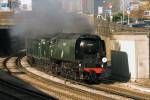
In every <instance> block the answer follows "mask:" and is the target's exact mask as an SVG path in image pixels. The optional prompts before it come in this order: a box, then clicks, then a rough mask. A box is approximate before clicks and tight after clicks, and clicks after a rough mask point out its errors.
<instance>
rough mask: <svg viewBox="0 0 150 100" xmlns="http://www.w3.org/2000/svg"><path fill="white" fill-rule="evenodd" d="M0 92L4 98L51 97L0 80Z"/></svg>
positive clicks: (45, 98) (33, 98)
mask: <svg viewBox="0 0 150 100" xmlns="http://www.w3.org/2000/svg"><path fill="white" fill-rule="evenodd" d="M0 87H1V88H0V94H1V95H2V96H1V97H2V98H4V100H28V99H29V98H30V99H31V100H49V99H52V98H51V97H50V96H48V95H44V94H42V93H38V92H36V91H32V90H29V89H26V88H22V87H20V86H17V85H15V84H12V83H10V82H7V81H4V80H0ZM8 98H10V99H8Z"/></svg>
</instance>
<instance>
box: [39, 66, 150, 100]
mask: <svg viewBox="0 0 150 100" xmlns="http://www.w3.org/2000/svg"><path fill="white" fill-rule="evenodd" d="M38 70H40V68H39V69H38ZM42 71H43V70H42ZM45 73H47V71H46V72H45ZM47 74H49V75H51V74H50V73H47ZM58 78H60V79H62V80H65V78H63V77H60V76H58ZM67 81H68V82H69V83H70V82H71V83H72V84H77V85H82V86H85V87H89V88H91V89H95V90H98V91H104V92H107V93H110V94H115V95H119V96H122V97H126V98H130V99H136V100H149V99H150V94H148V93H142V92H139V91H133V90H130V89H127V88H123V87H119V86H113V85H108V84H95V85H94V84H93V85H91V84H90V85H88V84H85V83H81V82H76V81H74V80H70V79H68V80H67ZM107 81H111V80H107ZM66 84H67V83H66Z"/></svg>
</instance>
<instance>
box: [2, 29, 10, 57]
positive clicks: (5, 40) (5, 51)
mask: <svg viewBox="0 0 150 100" xmlns="http://www.w3.org/2000/svg"><path fill="white" fill-rule="evenodd" d="M11 52H12V48H11V37H10V30H9V29H0V56H7V55H10V54H11Z"/></svg>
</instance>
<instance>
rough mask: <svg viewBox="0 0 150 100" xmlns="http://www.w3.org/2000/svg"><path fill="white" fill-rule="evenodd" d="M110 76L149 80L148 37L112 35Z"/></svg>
mask: <svg viewBox="0 0 150 100" xmlns="http://www.w3.org/2000/svg"><path fill="white" fill-rule="evenodd" d="M111 41H112V45H111V48H112V52H111V61H112V62H111V64H112V74H114V75H117V76H119V77H126V78H128V79H130V78H131V79H141V78H142V79H145V78H150V65H149V64H150V63H149V37H148V36H147V35H146V34H145V35H112V37H111Z"/></svg>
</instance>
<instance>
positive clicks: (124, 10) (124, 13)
mask: <svg viewBox="0 0 150 100" xmlns="http://www.w3.org/2000/svg"><path fill="white" fill-rule="evenodd" d="M122 4H123V5H122V6H123V10H122V11H123V12H122V14H123V18H122V21H123V22H124V15H125V13H124V12H125V5H124V4H125V2H124V0H122Z"/></svg>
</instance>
